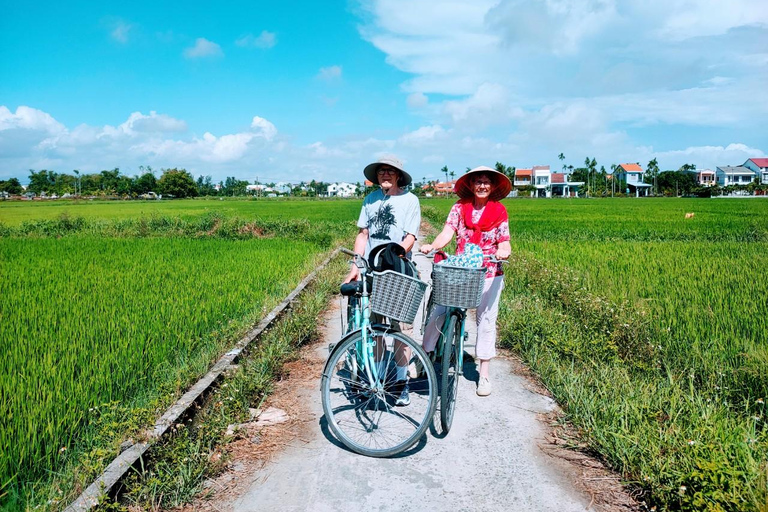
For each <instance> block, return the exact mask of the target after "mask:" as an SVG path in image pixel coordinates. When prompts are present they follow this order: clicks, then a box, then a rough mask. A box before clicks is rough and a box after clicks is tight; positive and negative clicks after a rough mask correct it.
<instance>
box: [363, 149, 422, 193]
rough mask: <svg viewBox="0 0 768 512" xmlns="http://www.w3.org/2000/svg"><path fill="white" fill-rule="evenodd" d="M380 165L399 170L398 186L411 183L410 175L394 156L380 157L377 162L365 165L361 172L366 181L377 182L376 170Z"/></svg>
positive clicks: (405, 185)
mask: <svg viewBox="0 0 768 512" xmlns="http://www.w3.org/2000/svg"><path fill="white" fill-rule="evenodd" d="M382 165H389V166H391V167H394V168H395V169H397V170H398V171H400V178H399V179H398V180H397V186H398V187H407V186H408V185H410V184H411V181H413V180H412V178H411V175H410V174H408V173H407V172H405V169H403V162H401V161H400V160H399V159H398V158H397V157H394V156H385V157H381V158H380V159H379V160H378V161H377V162H374V163H372V164H368V165H366V166H365V169H363V174H364V175H365V177H366V178H367V179H368V181H370V182H371V183H375V184H376V185H378V184H379V176H378V174H376V172H377V171H378V170H379V167H381V166H382Z"/></svg>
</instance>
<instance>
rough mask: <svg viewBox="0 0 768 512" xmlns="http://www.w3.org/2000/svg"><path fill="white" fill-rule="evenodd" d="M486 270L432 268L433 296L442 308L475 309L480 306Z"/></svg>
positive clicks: (447, 267)
mask: <svg viewBox="0 0 768 512" xmlns="http://www.w3.org/2000/svg"><path fill="white" fill-rule="evenodd" d="M485 270H486V269H485V268H484V267H481V268H466V267H452V266H449V265H435V266H433V267H432V294H433V296H434V298H435V303H436V304H440V305H441V306H451V307H454V308H464V309H473V308H476V307H477V306H479V305H480V299H481V298H482V296H483V283H484V282H485Z"/></svg>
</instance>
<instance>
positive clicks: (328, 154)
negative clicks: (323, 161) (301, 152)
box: [307, 141, 349, 158]
mask: <svg viewBox="0 0 768 512" xmlns="http://www.w3.org/2000/svg"><path fill="white" fill-rule="evenodd" d="M307 148H308V149H309V150H310V156H312V157H315V158H344V157H347V156H349V155H348V153H347V152H345V151H344V150H342V149H339V148H329V147H327V146H326V145H325V144H324V143H322V142H319V141H318V142H313V143H312V144H309V145H308V146H307Z"/></svg>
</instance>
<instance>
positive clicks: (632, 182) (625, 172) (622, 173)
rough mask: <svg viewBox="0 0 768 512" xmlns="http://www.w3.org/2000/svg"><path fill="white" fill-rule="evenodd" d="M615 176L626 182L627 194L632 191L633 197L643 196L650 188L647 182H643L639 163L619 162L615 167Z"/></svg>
mask: <svg viewBox="0 0 768 512" xmlns="http://www.w3.org/2000/svg"><path fill="white" fill-rule="evenodd" d="M616 178H617V179H618V180H619V181H624V182H626V183H627V195H629V194H631V193H632V192H634V193H635V197H640V196H643V197H644V196H647V195H648V190H649V189H650V188H651V185H649V184H648V183H643V168H642V167H640V164H619V166H618V167H616Z"/></svg>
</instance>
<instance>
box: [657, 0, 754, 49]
mask: <svg viewBox="0 0 768 512" xmlns="http://www.w3.org/2000/svg"><path fill="white" fill-rule="evenodd" d="M651 3H652V4H655V5H654V6H653V7H656V8H663V10H662V12H663V13H665V14H664V15H663V16H662V23H661V28H659V29H658V35H659V37H662V38H666V39H672V40H682V39H687V38H691V37H702V36H715V35H721V34H725V33H726V32H728V30H730V29H732V28H734V27H741V26H745V25H763V26H766V25H768V4H766V2H765V1H764V0H737V1H725V0H709V1H706V2H694V1H690V0H663V1H662V0H655V1H654V2H651Z"/></svg>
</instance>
